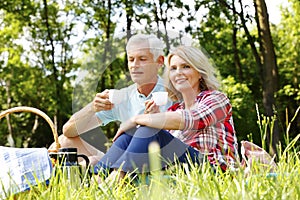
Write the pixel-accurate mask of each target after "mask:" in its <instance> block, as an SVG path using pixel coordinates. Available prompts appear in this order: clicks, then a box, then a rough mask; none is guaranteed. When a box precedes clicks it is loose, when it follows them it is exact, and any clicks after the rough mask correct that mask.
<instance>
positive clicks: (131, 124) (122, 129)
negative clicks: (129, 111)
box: [112, 117, 137, 142]
mask: <svg viewBox="0 0 300 200" xmlns="http://www.w3.org/2000/svg"><path fill="white" fill-rule="evenodd" d="M136 126H137V124H136V122H135V117H132V118H130V119H129V120H127V121H126V122H123V123H121V125H120V127H119V129H118V131H117V133H116V135H115V136H114V138H113V139H112V141H113V142H114V141H116V139H117V138H118V137H119V136H120V135H122V134H123V133H124V132H125V131H127V130H129V129H131V128H133V127H136Z"/></svg>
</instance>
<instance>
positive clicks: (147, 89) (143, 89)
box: [138, 83, 156, 97]
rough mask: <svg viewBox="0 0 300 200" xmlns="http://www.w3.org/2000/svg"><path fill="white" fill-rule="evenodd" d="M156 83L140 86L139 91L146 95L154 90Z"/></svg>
mask: <svg viewBox="0 0 300 200" xmlns="http://www.w3.org/2000/svg"><path fill="white" fill-rule="evenodd" d="M155 85H156V83H147V84H143V85H140V86H138V91H139V93H141V94H143V95H145V96H146V97H147V96H148V95H149V94H150V92H151V91H152V90H153V88H154V87H155Z"/></svg>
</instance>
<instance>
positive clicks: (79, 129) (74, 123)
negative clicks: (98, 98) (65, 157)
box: [63, 102, 101, 137]
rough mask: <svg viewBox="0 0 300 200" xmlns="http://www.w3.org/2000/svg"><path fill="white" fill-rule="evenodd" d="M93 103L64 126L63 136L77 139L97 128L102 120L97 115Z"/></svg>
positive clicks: (73, 116)
mask: <svg viewBox="0 0 300 200" xmlns="http://www.w3.org/2000/svg"><path fill="white" fill-rule="evenodd" d="M93 107H94V106H93V102H91V103H89V104H88V105H86V106H85V107H84V108H82V109H81V110H79V111H78V112H76V113H75V114H73V115H72V116H71V118H70V119H69V120H68V121H67V122H66V123H65V124H64V126H63V134H64V135H65V136H66V137H76V136H78V135H80V134H81V133H84V132H86V131H88V130H91V129H93V128H96V127H97V126H99V125H100V124H101V120H100V119H99V118H98V117H97V116H96V115H95V111H94V108H93Z"/></svg>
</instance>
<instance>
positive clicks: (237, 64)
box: [232, 0, 243, 81]
mask: <svg viewBox="0 0 300 200" xmlns="http://www.w3.org/2000/svg"><path fill="white" fill-rule="evenodd" d="M232 9H233V13H236V9H235V4H234V0H232ZM232 24H233V25H232V26H233V33H232V46H233V56H234V65H235V68H236V75H237V77H239V81H242V80H243V71H242V66H241V62H240V58H239V52H238V47H237V31H238V28H237V16H236V15H235V14H234V15H233V23H232Z"/></svg>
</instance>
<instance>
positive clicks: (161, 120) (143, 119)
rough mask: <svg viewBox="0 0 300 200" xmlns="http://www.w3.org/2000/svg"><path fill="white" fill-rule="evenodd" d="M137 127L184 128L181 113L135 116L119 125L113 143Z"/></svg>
mask: <svg viewBox="0 0 300 200" xmlns="http://www.w3.org/2000/svg"><path fill="white" fill-rule="evenodd" d="M137 125H143V126H149V127H152V128H158V129H166V130H182V129H183V128H184V119H183V116H182V112H163V113H154V114H142V115H137V116H134V117H132V118H131V119H129V120H128V121H126V122H124V123H122V124H121V125H120V128H119V130H118V131H117V133H116V135H115V137H114V138H113V141H115V140H116V139H117V138H118V137H119V136H120V135H121V134H122V133H124V132H125V131H127V130H129V129H131V128H133V127H135V126H137Z"/></svg>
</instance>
